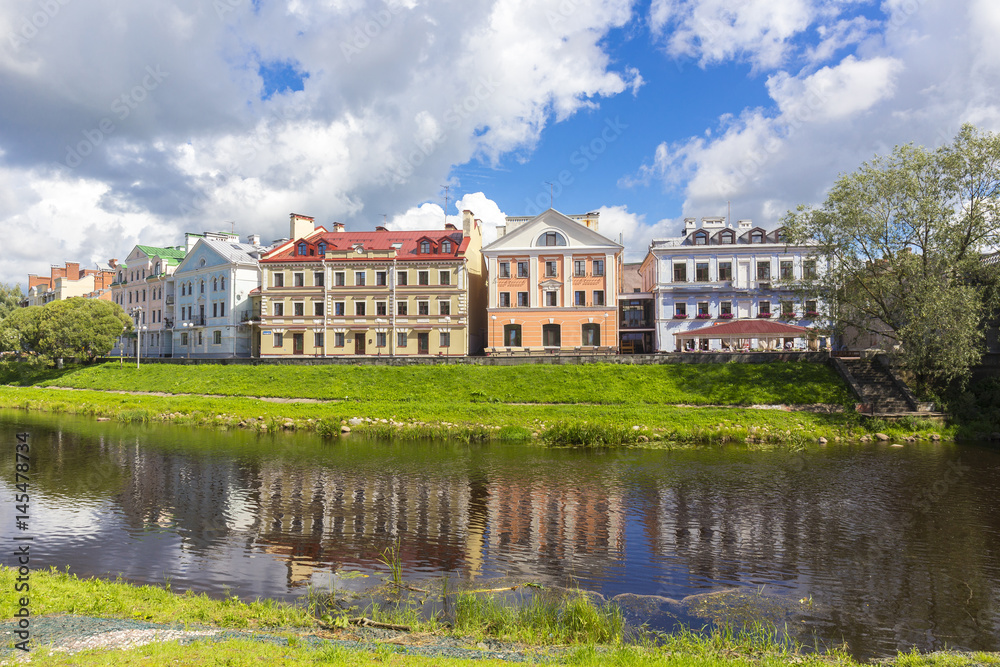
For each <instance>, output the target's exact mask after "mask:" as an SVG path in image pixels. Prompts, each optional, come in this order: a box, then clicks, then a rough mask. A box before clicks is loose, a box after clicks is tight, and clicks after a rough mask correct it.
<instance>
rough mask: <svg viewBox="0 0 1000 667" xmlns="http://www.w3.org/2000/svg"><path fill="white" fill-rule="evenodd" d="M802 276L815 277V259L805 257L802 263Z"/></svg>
mask: <svg viewBox="0 0 1000 667" xmlns="http://www.w3.org/2000/svg"><path fill="white" fill-rule="evenodd" d="M802 277H803V278H815V277H816V260H815V259H807V260H806V261H804V262H803V263H802Z"/></svg>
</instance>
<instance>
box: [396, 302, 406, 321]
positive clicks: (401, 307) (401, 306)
mask: <svg viewBox="0 0 1000 667" xmlns="http://www.w3.org/2000/svg"><path fill="white" fill-rule="evenodd" d="M396 314H397V315H400V316H402V317H406V302H405V301H397V302H396Z"/></svg>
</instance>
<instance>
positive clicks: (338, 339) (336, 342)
mask: <svg viewBox="0 0 1000 667" xmlns="http://www.w3.org/2000/svg"><path fill="white" fill-rule="evenodd" d="M333 346H334V347H344V334H343V332H341V331H335V332H333Z"/></svg>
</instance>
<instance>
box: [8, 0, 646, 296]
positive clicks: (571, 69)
mask: <svg viewBox="0 0 1000 667" xmlns="http://www.w3.org/2000/svg"><path fill="white" fill-rule="evenodd" d="M43 4H46V3H43ZM47 4H51V5H52V7H54V8H55V9H53V11H52V12H49V13H48V14H45V15H44V16H43V15H39V14H38V12H39V7H40V6H41V5H40V4H39V3H37V2H36V0H11V1H10V2H6V3H4V4H3V5H2V6H0V90H2V91H3V103H2V104H0V150H2V151H3V155H2V158H0V167H3V168H4V169H5V170H7V172H8V175H7V177H8V178H11V179H13V180H16V181H18V182H19V183H20V190H19V193H20V194H19V195H18V197H19V201H25V202H27V201H36V200H44V201H45V202H46V206H45V207H40V208H35V209H32V211H31V215H32V216H33V218H32V220H33V222H34V224H35V225H37V226H38V229H39V230H45V231H44V232H42V231H39V232H38V233H39V234H42V233H44V234H45V235H46V236H56V237H67V238H68V237H69V236H70V235H71V232H72V230H73V229H75V227H71V224H72V225H77V224H79V223H78V219H79V218H86V219H87V220H89V221H90V222H89V224H93V225H99V226H101V228H104V226H107V228H109V229H111V228H114V226H115V225H118V226H120V227H121V228H122V229H125V230H128V231H127V233H125V234H118V235H115V236H112V237H110V239H109V238H108V237H107V235H102V234H96V235H94V236H93V237H91V236H89V235H88V236H86V237H78V236H77V237H75V238H76V239H77V241H78V243H76V244H73V247H71V248H69V249H68V250H67V254H66V256H65V257H63V256H59V257H56V256H48V257H45V258H44V259H45V261H44V263H42V262H41V259H39V261H38V263H32V264H31V266H30V267H29V266H27V265H28V264H29V263H31V260H28V259H27V257H25V258H19V257H14V256H12V255H11V254H9V253H5V255H6V256H5V257H4V258H2V259H0V281H9V280H18V281H23V275H24V273H26V272H28V271H33V272H34V271H45V270H47V264H48V263H50V262H61V261H64V260H66V259H71V260H72V259H74V258H76V257H78V256H94V257H104V258H106V257H109V256H115V255H120V254H122V253H124V252H128V250H129V249H130V248H124V247H119V246H120V245H121V244H122V243H125V242H126V239H131V238H134V237H135V234H133V231H134V232H136V233H139V232H142V233H144V234H145V233H147V232H148V230H152V229H156V230H161V229H165V230H168V231H169V232H171V233H172V236H173V238H174V239H179V238H181V234H182V233H183V232H184V231H203V230H205V229H215V228H220V227H225V228H228V227H229V225H228V224H224V221H227V220H236V221H237V230H238V231H242V232H244V233H261V234H263V235H264V236H265V237H271V236H275V235H281V234H282V233H283V228H284V225H285V222H284V220H285V219H286V216H287V214H288V212H289V211H292V210H295V211H306V212H308V213H309V214H311V215H314V216H316V218H317V219H318V220H319V219H326V220H331V219H336V220H342V221H344V222H346V223H347V224H348V226H349V227H350V226H352V225H358V226H359V227H370V226H372V225H374V224H378V223H379V222H380V219H381V214H383V213H386V214H389V215H392V216H396V215H397V214H401V213H403V212H406V211H407V210H408V209H409V208H410V207H412V206H413V204H414V203H415V202H420V201H424V200H426V199H427V197H428V195H429V194H430V193H433V192H436V190H437V188H438V184H440V183H442V182H444V181H445V180H446V179H447V177H448V174H449V172H450V170H451V169H452V167H453V166H454V165H457V164H463V163H465V162H468V161H469V160H471V159H480V160H483V161H485V162H486V163H488V164H489V163H496V162H497V161H498V160H500V159H501V158H502V157H503V156H505V155H507V154H510V153H512V152H514V153H517V152H530V151H531V150H533V148H534V147H535V145H536V143H537V142H538V139H539V137H540V136H541V133H542V131H543V130H544V129H545V128H546V127H547V126H548V125H549V124H551V123H553V122H558V121H560V120H563V119H566V118H568V117H570V116H572V115H573V114H575V113H577V112H578V111H580V110H581V109H590V108H593V107H594V106H595V105H596V104H597V102H598V100H600V99H602V98H605V97H610V96H615V95H619V94H621V93H624V92H631V93H632V94H633V95H634V94H635V93H636V92H637V91H638V89H639V88H640V87H641V86H642V83H643V82H642V77H641V75H640V74H639V72H638V71H637V70H635V69H634V68H629V67H622V68H616V66H615V65H614V64H613V63H612V62H611V60H610V58H609V56H608V55H607V53H606V50H605V48H604V45H603V44H602V40H603V39H604V38H605V37H606V35H607V34H608V32H609V31H610V30H613V29H614V28H617V27H620V26H623V25H624V24H625V23H626V22H627V21H628V20H629V18H630V16H631V12H632V7H631V0H573V1H572V2H566V1H565V0H545V1H543V2H538V1H535V0H470V1H468V2H463V3H417V2H415V1H410V0H385V1H382V0H334V1H330V2H323V3H304V2H290V3H256V2H247V1H246V0H218V1H217V2H214V3H206V2H199V1H197V0H149V2H142V3H130V4H125V5H123V4H121V3H118V2H114V1H113V0H94V1H93V2H88V3H76V2H73V3H69V2H65V3H64V2H56V1H55V0H54V1H53V3H47ZM280 76H284V77H285V81H283V82H282V81H277V80H276V77H279V78H280ZM81 183H85V184H87V187H86V188H85V189H86V190H87V193H88V195H89V196H88V197H85V198H83V199H82V200H72V201H71V199H70V194H69V193H71V192H74V191H75V189H76V188H80V187H82V186H81V185H80V184H81ZM47 184H53V185H52V187H49V186H48V185H47ZM0 203H2V202H0ZM71 203H72V204H73V206H75V207H76V208H74V212H73V215H72V216H66V215H58V216H57V215H55V214H54V213H52V212H53V211H64V212H65V211H66V210H67V209H68V208H69V207H70V204H71ZM5 208H7V212H6V213H5V214H4V215H2V217H0V233H2V234H4V236H5V237H9V236H11V235H12V234H13V233H14V232H15V231H16V230H18V229H23V223H24V219H23V216H24V215H26V214H27V213H26V211H25V209H24V208H23V206H21V207H18V206H14V207H5ZM47 211H48V212H47ZM19 215H20V216H22V217H21V218H18V217H17V216H19ZM70 220H73V222H72V223H71V222H70ZM115 238H117V243H116V242H114V240H115ZM143 239H144V241H146V242H153V241H154V240H155V239H151V238H148V237H146V236H144V237H143ZM53 251H54V249H53Z"/></svg>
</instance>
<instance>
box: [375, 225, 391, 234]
mask: <svg viewBox="0 0 1000 667" xmlns="http://www.w3.org/2000/svg"><path fill="white" fill-rule="evenodd" d="M375 231H376V232H387V231H389V230H388V229H386V228H385V227H383V226H382V225H375Z"/></svg>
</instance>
